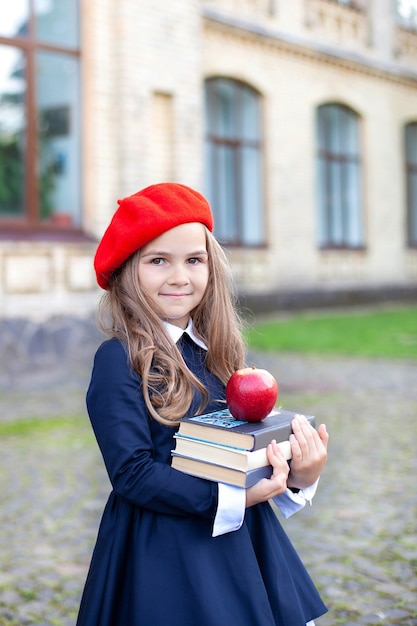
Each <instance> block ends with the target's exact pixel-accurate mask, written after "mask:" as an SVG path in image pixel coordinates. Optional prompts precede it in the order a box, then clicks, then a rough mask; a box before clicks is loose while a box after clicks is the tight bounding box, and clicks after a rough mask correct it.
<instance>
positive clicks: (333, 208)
mask: <svg viewBox="0 0 417 626" xmlns="http://www.w3.org/2000/svg"><path fill="white" fill-rule="evenodd" d="M329 175H330V179H329V184H330V199H329V200H330V207H329V208H330V216H329V217H330V228H331V234H330V237H331V242H332V243H333V244H334V245H341V244H343V243H344V241H343V215H342V202H341V200H342V193H341V168H340V164H339V163H329Z"/></svg>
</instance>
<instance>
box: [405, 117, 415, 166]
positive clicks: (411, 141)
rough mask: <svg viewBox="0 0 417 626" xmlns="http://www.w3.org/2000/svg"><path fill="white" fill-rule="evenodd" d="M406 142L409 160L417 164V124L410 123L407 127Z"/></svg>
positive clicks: (410, 162)
mask: <svg viewBox="0 0 417 626" xmlns="http://www.w3.org/2000/svg"><path fill="white" fill-rule="evenodd" d="M405 142H406V154H407V162H408V163H409V164H410V165H411V164H413V165H417V124H414V123H413V124H408V125H407V126H406V127H405Z"/></svg>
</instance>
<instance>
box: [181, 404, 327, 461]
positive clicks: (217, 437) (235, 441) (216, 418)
mask: <svg viewBox="0 0 417 626" xmlns="http://www.w3.org/2000/svg"><path fill="white" fill-rule="evenodd" d="M296 415H297V413H296V412H294V411H288V410H284V409H273V410H272V411H271V413H270V414H269V415H268V416H267V417H265V419H263V420H262V421H261V422H243V421H241V420H236V419H235V418H234V417H233V416H232V414H231V413H230V411H229V409H221V410H220V411H213V412H212V413H205V414H203V415H195V416H193V417H186V418H183V419H182V420H180V426H179V429H178V433H179V434H180V435H183V436H185V437H190V438H194V439H200V440H202V441H207V442H211V443H218V444H221V445H225V446H232V447H235V448H241V449H243V450H248V451H253V450H259V449H260V448H266V446H267V445H268V444H269V443H270V442H271V440H272V439H275V440H276V441H277V442H278V443H279V442H281V441H287V440H288V439H289V436H290V434H291V433H292V426H291V422H292V420H293V418H294V417H295V416H296ZM306 418H307V419H308V421H309V422H310V424H311V425H312V426H314V427H315V425H316V420H315V417H314V416H312V415H306Z"/></svg>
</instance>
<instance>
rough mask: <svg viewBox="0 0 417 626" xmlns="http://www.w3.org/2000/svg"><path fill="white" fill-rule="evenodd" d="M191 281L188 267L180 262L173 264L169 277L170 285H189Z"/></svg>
mask: <svg viewBox="0 0 417 626" xmlns="http://www.w3.org/2000/svg"><path fill="white" fill-rule="evenodd" d="M189 282H190V279H189V277H188V272H187V269H186V268H185V267H184V265H182V263H181V264H180V263H178V264H175V265H173V266H172V268H171V272H170V275H169V278H168V283H169V284H170V285H187V284H188V283H189Z"/></svg>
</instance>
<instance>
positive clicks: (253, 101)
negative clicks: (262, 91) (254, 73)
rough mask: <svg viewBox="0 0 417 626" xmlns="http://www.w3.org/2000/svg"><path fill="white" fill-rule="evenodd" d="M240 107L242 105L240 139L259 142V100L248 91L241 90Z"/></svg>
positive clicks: (254, 94)
mask: <svg viewBox="0 0 417 626" xmlns="http://www.w3.org/2000/svg"><path fill="white" fill-rule="evenodd" d="M241 105H242V113H241V119H242V129H241V133H242V139H250V140H254V141H258V140H259V134H260V132H259V121H260V120H259V117H260V116H259V98H258V95H257V94H256V93H255V92H253V91H249V89H242V93H241Z"/></svg>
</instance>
